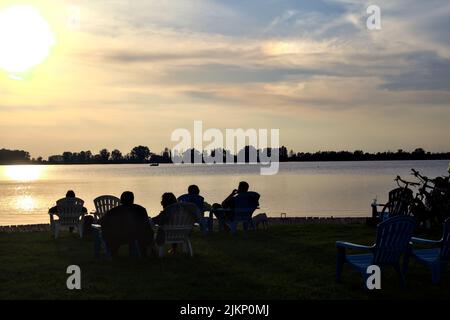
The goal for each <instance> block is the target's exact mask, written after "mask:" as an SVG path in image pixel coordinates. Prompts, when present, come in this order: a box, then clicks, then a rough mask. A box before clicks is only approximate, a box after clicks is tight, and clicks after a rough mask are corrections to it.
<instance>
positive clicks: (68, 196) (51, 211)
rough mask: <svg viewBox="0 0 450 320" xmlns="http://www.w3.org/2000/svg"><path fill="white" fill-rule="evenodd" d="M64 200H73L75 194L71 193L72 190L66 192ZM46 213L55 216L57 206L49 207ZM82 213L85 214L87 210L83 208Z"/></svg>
mask: <svg viewBox="0 0 450 320" xmlns="http://www.w3.org/2000/svg"><path fill="white" fill-rule="evenodd" d="M66 198H75V192H73V190H69V191H67V193H66ZM48 213H51V214H57V213H58V207H57V206H54V207H51V208H50V209H49V210H48ZM83 213H87V209H86V208H85V207H83Z"/></svg>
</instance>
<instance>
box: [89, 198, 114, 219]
mask: <svg viewBox="0 0 450 320" xmlns="http://www.w3.org/2000/svg"><path fill="white" fill-rule="evenodd" d="M119 205H120V199H119V198H117V197H115V196H109V195H104V196H100V197H97V198H95V199H94V206H95V212H94V216H95V219H96V220H98V219H100V218H101V217H102V216H103V215H104V214H105V213H107V212H108V211H109V210H111V209H112V208H115V207H117V206H119Z"/></svg>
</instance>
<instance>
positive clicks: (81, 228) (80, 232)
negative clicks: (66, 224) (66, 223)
mask: <svg viewBox="0 0 450 320" xmlns="http://www.w3.org/2000/svg"><path fill="white" fill-rule="evenodd" d="M78 233H79V234H80V239H83V223H80V224H79V225H78Z"/></svg>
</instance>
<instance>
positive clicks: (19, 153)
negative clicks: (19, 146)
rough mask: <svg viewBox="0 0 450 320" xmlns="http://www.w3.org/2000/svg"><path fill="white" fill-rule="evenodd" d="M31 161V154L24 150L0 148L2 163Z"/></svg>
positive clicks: (0, 160)
mask: <svg viewBox="0 0 450 320" xmlns="http://www.w3.org/2000/svg"><path fill="white" fill-rule="evenodd" d="M29 162H30V154H29V153H28V152H26V151H23V150H8V149H0V163H1V164H22V163H29Z"/></svg>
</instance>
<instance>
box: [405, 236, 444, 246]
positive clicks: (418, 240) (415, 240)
mask: <svg viewBox="0 0 450 320" xmlns="http://www.w3.org/2000/svg"><path fill="white" fill-rule="evenodd" d="M411 242H412V243H415V244H434V245H438V244H441V240H429V239H423V238H416V237H412V238H411Z"/></svg>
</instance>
